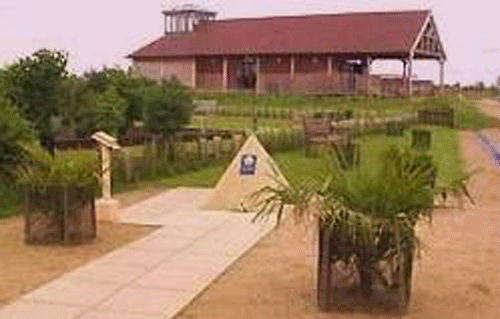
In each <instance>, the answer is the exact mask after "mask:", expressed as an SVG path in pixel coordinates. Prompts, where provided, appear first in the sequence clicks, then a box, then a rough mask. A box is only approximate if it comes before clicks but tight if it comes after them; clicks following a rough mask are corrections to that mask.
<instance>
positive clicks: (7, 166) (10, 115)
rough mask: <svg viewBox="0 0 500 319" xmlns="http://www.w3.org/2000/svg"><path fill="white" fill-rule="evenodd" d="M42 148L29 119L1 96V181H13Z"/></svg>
mask: <svg viewBox="0 0 500 319" xmlns="http://www.w3.org/2000/svg"><path fill="white" fill-rule="evenodd" d="M37 150H38V151H41V150H40V147H39V145H38V142H37V141H36V139H35V137H34V135H33V131H32V130H31V128H30V125H29V123H28V121H27V120H25V119H24V118H23V117H22V116H21V114H20V112H19V111H18V110H17V108H15V107H14V106H13V105H12V104H11V103H10V102H9V101H8V100H6V99H2V98H0V183H11V182H12V181H14V180H15V176H16V174H18V173H19V170H23V169H26V167H27V165H28V162H29V161H30V160H31V159H32V158H33V156H35V153H36V152H37Z"/></svg>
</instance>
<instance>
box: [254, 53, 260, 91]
mask: <svg viewBox="0 0 500 319" xmlns="http://www.w3.org/2000/svg"><path fill="white" fill-rule="evenodd" d="M256 60H257V62H256V69H257V70H256V71H255V78H256V79H255V94H260V58H259V57H256Z"/></svg>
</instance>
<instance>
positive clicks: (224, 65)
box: [222, 57, 228, 92]
mask: <svg viewBox="0 0 500 319" xmlns="http://www.w3.org/2000/svg"><path fill="white" fill-rule="evenodd" d="M227 73H228V63H227V58H226V57H223V58H222V90H223V91H224V92H227V84H228V77H227V75H228V74H227Z"/></svg>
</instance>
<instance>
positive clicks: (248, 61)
mask: <svg viewBox="0 0 500 319" xmlns="http://www.w3.org/2000/svg"><path fill="white" fill-rule="evenodd" d="M236 79H237V83H238V84H237V86H238V89H240V90H254V89H255V85H256V83H257V62H256V60H255V58H251V57H245V58H243V60H241V61H239V63H238V65H237V69H236Z"/></svg>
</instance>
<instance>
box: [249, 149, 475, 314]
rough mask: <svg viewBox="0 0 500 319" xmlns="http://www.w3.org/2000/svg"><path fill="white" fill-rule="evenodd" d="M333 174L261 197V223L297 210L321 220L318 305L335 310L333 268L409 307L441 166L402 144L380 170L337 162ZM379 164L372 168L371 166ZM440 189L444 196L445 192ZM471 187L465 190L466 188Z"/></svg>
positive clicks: (389, 152) (296, 213)
mask: <svg viewBox="0 0 500 319" xmlns="http://www.w3.org/2000/svg"><path fill="white" fill-rule="evenodd" d="M331 162H332V165H331V168H330V174H329V176H328V177H327V178H326V180H325V181H323V182H321V183H319V182H314V181H308V182H305V183H302V184H300V185H292V186H287V185H283V184H281V185H280V186H278V187H276V188H271V187H264V188H262V189H261V190H259V191H258V192H257V193H255V194H254V196H255V197H257V198H258V199H259V200H260V204H261V206H260V207H261V209H260V211H259V213H258V214H257V215H256V218H260V217H264V216H269V215H271V214H274V213H276V212H277V221H278V223H279V221H280V220H281V219H282V217H283V211H284V207H285V206H287V205H291V206H293V210H292V216H293V217H295V218H296V219H297V220H302V221H310V220H317V221H319V260H318V303H319V305H320V307H321V308H323V309H326V308H328V305H329V302H330V294H331V290H332V287H331V280H332V266H333V269H337V270H341V271H342V272H344V273H350V275H351V276H352V278H354V279H353V281H352V282H353V283H354V284H352V285H354V286H356V287H357V288H358V290H360V291H361V292H362V295H364V296H365V297H366V298H370V296H372V293H373V292H374V291H377V292H379V291H380V290H383V291H386V292H391V293H394V294H395V295H396V299H397V301H398V304H399V305H400V306H402V307H403V308H406V306H407V304H408V301H409V297H410V291H411V274H412V261H413V255H414V252H415V249H416V248H417V246H418V245H417V244H418V238H417V236H416V233H415V226H416V224H417V222H419V221H420V220H427V219H429V218H430V217H431V212H432V208H433V201H434V196H435V193H436V192H437V191H436V190H435V188H434V182H433V180H432V179H430V178H429V177H432V176H435V173H436V168H435V166H434V164H433V163H432V160H431V158H430V157H426V156H424V155H422V154H421V153H418V152H415V151H412V150H410V149H401V148H398V147H396V146H392V147H390V148H388V149H387V150H386V151H385V152H384V153H383V156H382V158H381V161H380V163H379V164H380V165H378V166H375V167H369V166H367V165H364V166H363V165H361V166H355V167H354V168H352V169H351V170H345V169H343V168H342V167H343V166H342V165H340V163H339V160H338V159H337V157H336V156H334V157H332V161H331ZM372 163H373V162H372ZM446 189H447V188H446V187H440V189H439V192H440V193H442V192H443V191H446ZM464 189H466V188H464Z"/></svg>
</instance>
